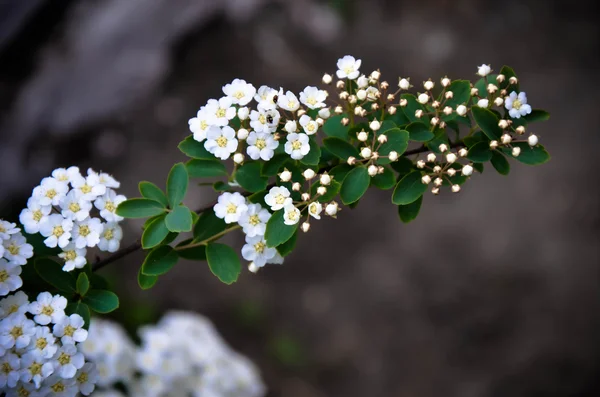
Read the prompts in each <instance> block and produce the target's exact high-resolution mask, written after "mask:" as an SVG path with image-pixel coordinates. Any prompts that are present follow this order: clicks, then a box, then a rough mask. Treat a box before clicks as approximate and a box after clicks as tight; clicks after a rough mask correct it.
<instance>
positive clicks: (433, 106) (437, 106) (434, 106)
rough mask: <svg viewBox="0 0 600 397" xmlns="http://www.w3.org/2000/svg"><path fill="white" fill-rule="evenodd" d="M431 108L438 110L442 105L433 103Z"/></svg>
mask: <svg viewBox="0 0 600 397" xmlns="http://www.w3.org/2000/svg"><path fill="white" fill-rule="evenodd" d="M431 107H432V108H434V109H437V108H439V107H440V103H439V102H438V101H433V102H431Z"/></svg>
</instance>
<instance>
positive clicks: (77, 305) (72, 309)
mask: <svg viewBox="0 0 600 397" xmlns="http://www.w3.org/2000/svg"><path fill="white" fill-rule="evenodd" d="M65 313H66V314H67V315H69V316H70V315H71V314H79V315H80V316H81V318H83V321H84V322H85V324H84V326H83V327H84V328H85V329H88V328H89V327H90V308H89V307H88V305H86V304H85V303H83V302H81V301H77V302H71V303H69V304H68V305H67V307H66V308H65Z"/></svg>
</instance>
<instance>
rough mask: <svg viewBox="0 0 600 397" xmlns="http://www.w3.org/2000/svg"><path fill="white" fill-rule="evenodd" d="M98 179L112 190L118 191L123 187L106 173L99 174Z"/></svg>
mask: <svg viewBox="0 0 600 397" xmlns="http://www.w3.org/2000/svg"><path fill="white" fill-rule="evenodd" d="M98 179H99V181H100V183H101V184H103V185H104V186H106V187H107V188H111V189H118V188H120V187H121V182H119V181H117V180H116V179H115V178H114V177H113V176H112V175H110V174H107V173H106V172H101V173H100V174H98Z"/></svg>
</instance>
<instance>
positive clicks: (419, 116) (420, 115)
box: [415, 109, 423, 119]
mask: <svg viewBox="0 0 600 397" xmlns="http://www.w3.org/2000/svg"><path fill="white" fill-rule="evenodd" d="M415 117H416V118H418V119H420V118H421V117H423V110H422V109H417V110H415Z"/></svg>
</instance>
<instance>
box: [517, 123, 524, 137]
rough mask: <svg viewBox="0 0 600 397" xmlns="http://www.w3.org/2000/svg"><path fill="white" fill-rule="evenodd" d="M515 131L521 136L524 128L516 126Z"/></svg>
mask: <svg viewBox="0 0 600 397" xmlns="http://www.w3.org/2000/svg"><path fill="white" fill-rule="evenodd" d="M515 131H516V132H517V134H519V135H523V134H524V133H525V127H523V126H522V125H520V126H518V127H517V128H516V129H515Z"/></svg>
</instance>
